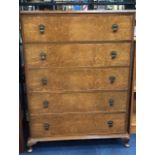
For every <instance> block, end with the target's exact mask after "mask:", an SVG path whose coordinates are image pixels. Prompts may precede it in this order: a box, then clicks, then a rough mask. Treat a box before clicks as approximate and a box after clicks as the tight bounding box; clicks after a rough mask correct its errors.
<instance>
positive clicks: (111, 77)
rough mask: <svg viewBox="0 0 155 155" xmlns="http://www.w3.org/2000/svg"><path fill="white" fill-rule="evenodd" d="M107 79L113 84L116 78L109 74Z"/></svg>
mask: <svg viewBox="0 0 155 155" xmlns="http://www.w3.org/2000/svg"><path fill="white" fill-rule="evenodd" d="M109 80H110V83H111V84H113V83H114V82H115V80H116V77H115V76H110V77H109Z"/></svg>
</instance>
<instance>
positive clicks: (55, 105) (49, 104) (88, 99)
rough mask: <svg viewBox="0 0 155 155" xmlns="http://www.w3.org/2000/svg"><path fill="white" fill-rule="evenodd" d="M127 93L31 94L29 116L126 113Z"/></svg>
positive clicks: (29, 96) (29, 97)
mask: <svg viewBox="0 0 155 155" xmlns="http://www.w3.org/2000/svg"><path fill="white" fill-rule="evenodd" d="M127 99H128V93H127V92H102V93H99V92H93V93H57V94H51V93H31V94H29V95H28V103H29V112H30V114H32V115H33V114H38V113H39V114H40V113H43V114H46V113H63V112H93V111H102V112H126V108H127Z"/></svg>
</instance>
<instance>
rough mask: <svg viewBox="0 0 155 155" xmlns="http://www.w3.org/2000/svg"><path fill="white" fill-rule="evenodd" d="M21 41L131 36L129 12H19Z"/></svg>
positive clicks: (112, 38) (131, 17)
mask: <svg viewBox="0 0 155 155" xmlns="http://www.w3.org/2000/svg"><path fill="white" fill-rule="evenodd" d="M21 19H22V28H23V37H24V41H25V42H70V41H108V40H109V41H111V40H131V39H132V23H133V22H132V21H133V15H132V14H93V13H92V14H73V13H68V14H65V13H64V14H23V15H22V18H21Z"/></svg>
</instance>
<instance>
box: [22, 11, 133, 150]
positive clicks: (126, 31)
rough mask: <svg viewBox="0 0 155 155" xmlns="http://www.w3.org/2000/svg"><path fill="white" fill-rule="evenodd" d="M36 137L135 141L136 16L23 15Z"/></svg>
mask: <svg viewBox="0 0 155 155" xmlns="http://www.w3.org/2000/svg"><path fill="white" fill-rule="evenodd" d="M21 24H22V37H23V46H24V59H25V73H26V88H27V99H28V110H29V127H30V139H29V141H28V146H30V147H31V146H32V145H33V144H35V143H36V142H39V141H52V140H73V139H95V138H123V139H124V140H126V142H127V141H128V140H129V134H130V131H129V126H130V91H131V80H132V61H133V50H132V47H133V29H134V28H133V25H134V12H131V11H123V12H112V11H106V12H93V11H88V12H47V11H44V12H22V13H21Z"/></svg>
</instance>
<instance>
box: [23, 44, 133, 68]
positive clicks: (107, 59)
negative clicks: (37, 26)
mask: <svg viewBox="0 0 155 155" xmlns="http://www.w3.org/2000/svg"><path fill="white" fill-rule="evenodd" d="M130 48H131V45H130V43H104V44H90V43H85V44H79V43H77V44H69V43H68V44H26V45H25V59H26V64H27V67H28V68H34V67H48V68H49V67H106V66H129V64H130ZM113 51H115V52H116V58H114V59H112V55H111V53H112V52H113ZM41 53H45V54H46V59H45V60H42V59H41V56H40V55H41Z"/></svg>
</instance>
